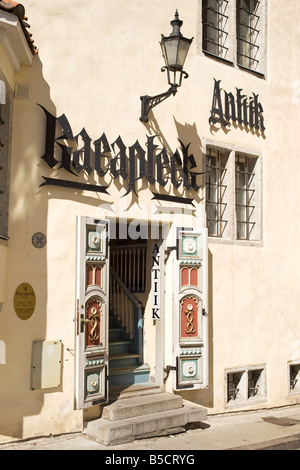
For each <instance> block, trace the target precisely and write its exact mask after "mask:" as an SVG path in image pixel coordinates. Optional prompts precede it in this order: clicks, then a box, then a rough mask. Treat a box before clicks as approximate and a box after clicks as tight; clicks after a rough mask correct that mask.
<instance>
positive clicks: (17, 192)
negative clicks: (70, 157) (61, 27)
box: [0, 56, 59, 441]
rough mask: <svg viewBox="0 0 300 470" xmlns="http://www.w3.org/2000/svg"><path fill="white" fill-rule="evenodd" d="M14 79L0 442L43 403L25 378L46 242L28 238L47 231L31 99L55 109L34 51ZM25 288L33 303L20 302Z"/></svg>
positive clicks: (39, 124) (40, 311)
mask: <svg viewBox="0 0 300 470" xmlns="http://www.w3.org/2000/svg"><path fill="white" fill-rule="evenodd" d="M18 81H19V82H22V83H28V84H29V87H30V88H29V89H30V96H29V99H15V101H14V110H13V111H14V112H13V126H12V135H11V144H12V145H11V149H12V151H11V162H10V191H9V225H8V236H9V241H8V253H7V276H6V293H5V300H4V303H3V308H2V310H1V313H0V340H1V345H2V349H3V348H4V349H5V363H4V364H3V363H2V364H0V384H1V386H0V397H1V400H0V417H1V418H0V441H1V435H2V436H9V437H12V438H25V437H26V426H25V422H26V417H27V416H34V415H36V416H38V415H39V413H40V412H41V410H42V408H43V406H44V394H43V391H41V390H39V391H33V390H32V383H31V376H32V362H31V357H32V345H33V342H35V341H43V340H45V337H46V325H47V300H48V293H47V283H48V279H47V244H46V245H45V246H44V247H41V245H40V241H41V239H40V238H38V237H36V238H35V239H33V236H34V235H35V234H37V233H41V234H44V235H46V236H47V213H48V198H47V194H46V193H45V192H44V193H41V192H40V191H39V184H40V174H39V168H38V163H39V159H40V156H41V151H43V149H41V148H40V143H41V142H43V136H44V134H45V129H44V127H43V126H44V120H43V119H42V114H41V112H40V109H39V108H38V107H37V106H36V103H37V102H39V101H41V102H43V103H45V104H47V106H48V108H49V109H51V110H52V111H53V112H55V108H54V105H53V103H52V101H51V97H50V89H49V86H48V84H47V83H46V81H45V79H44V77H43V66H42V63H41V61H40V58H39V57H38V56H36V57H34V60H33V65H32V66H31V67H24V68H23V69H22V70H21V72H20V74H19V75H18V76H17V82H18ZM34 240H35V241H34ZM20 286H21V287H20ZM23 288H24V290H23V294H24V295H23V297H22V298H21V297H19V295H20V290H21V289H23ZM31 288H32V290H33V293H34V294H33V295H32V297H31V298H35V306H34V303H33V304H31V305H29V304H28V303H27V305H26V300H27V298H28V297H26V295H27V294H28V293H29V291H30V290H31ZM17 301H18V302H17ZM16 302H17V303H16ZM22 302H23V305H22ZM24 302H25V303H24ZM26 307H29V309H28V310H27V312H26V311H25V308H26ZM57 334H59V332H57ZM49 391H50V392H51V390H47V392H48V393H49ZM53 391H57V389H56V390H53Z"/></svg>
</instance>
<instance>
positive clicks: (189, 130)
mask: <svg viewBox="0 0 300 470" xmlns="http://www.w3.org/2000/svg"><path fill="white" fill-rule="evenodd" d="M174 122H175V126H176V129H177V134H178V140H179V141H181V142H183V143H184V145H186V146H187V145H189V149H190V150H191V151H190V154H192V155H193V156H194V158H195V163H196V168H195V170H194V171H195V172H199V173H204V174H203V176H201V175H198V176H197V183H198V184H199V186H202V187H203V185H205V169H204V168H203V158H202V155H203V149H202V142H201V139H200V137H199V134H198V132H197V127H196V124H195V123H194V124H193V125H191V124H187V123H185V124H181V123H179V122H178V121H176V119H175V118H174ZM144 124H145V127H146V128H147V130H148V131H149V132H150V133H151V134H154V135H157V136H159V139H160V140H161V144H162V145H163V146H164V147H165V148H166V149H167V150H168V152H169V153H170V154H171V152H172V150H171V148H170V146H169V145H168V142H167V141H166V140H165V139H164V137H163V133H162V131H161V129H160V127H159V124H158V122H157V120H156V119H155V117H154V115H153V113H152V111H151V112H150V113H149V121H148V122H147V123H144ZM200 191H201V190H200ZM200 191H199V192H198V193H196V194H194V193H193V195H195V201H196V202H197V203H198V204H199V203H200V202H201V201H202V200H203V198H202V196H201V194H200ZM208 276H209V280H208V283H209V285H208V288H209V291H208V298H209V345H208V347H209V365H208V367H209V386H208V388H206V389H203V390H201V389H198V390H194V391H193V390H189V391H182V392H176V393H178V394H180V395H181V396H182V397H183V399H186V400H187V401H190V402H194V403H197V404H200V405H202V406H205V407H208V408H212V407H213V406H214V396H213V389H214V387H213V256H212V253H211V252H210V251H209V252H208Z"/></svg>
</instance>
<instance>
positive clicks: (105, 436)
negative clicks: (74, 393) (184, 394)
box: [84, 405, 207, 445]
mask: <svg viewBox="0 0 300 470" xmlns="http://www.w3.org/2000/svg"><path fill="white" fill-rule="evenodd" d="M206 419H207V411H206V409H205V408H203V407H201V406H198V405H196V406H190V405H184V406H183V407H182V408H178V409H175V410H168V411H161V412H158V413H152V414H148V415H146V416H137V417H135V418H127V419H122V420H119V421H109V420H107V419H105V418H100V419H96V420H94V421H89V422H87V423H85V426H86V427H85V429H84V434H86V435H87V436H89V437H91V438H93V439H95V440H96V441H98V442H100V443H102V444H104V445H115V444H122V443H125V442H132V441H134V440H136V439H145V438H149V437H156V436H166V435H169V434H174V433H178V432H184V431H185V427H186V426H187V425H188V424H189V423H199V427H201V422H203V421H205V420H206Z"/></svg>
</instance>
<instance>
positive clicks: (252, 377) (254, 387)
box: [248, 369, 262, 398]
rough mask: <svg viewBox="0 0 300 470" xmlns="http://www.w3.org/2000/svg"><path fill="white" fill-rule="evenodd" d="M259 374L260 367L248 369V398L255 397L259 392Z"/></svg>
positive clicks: (260, 372)
mask: <svg viewBox="0 0 300 470" xmlns="http://www.w3.org/2000/svg"><path fill="white" fill-rule="evenodd" d="M261 374H262V370H261V369H255V370H249V371H248V398H251V397H255V396H256V395H257V394H258V393H259V385H260V384H259V382H260V378H261Z"/></svg>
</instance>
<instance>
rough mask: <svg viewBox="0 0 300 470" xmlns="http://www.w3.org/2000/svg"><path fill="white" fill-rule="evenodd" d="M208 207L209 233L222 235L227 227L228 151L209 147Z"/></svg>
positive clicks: (207, 164) (207, 173)
mask: <svg viewBox="0 0 300 470" xmlns="http://www.w3.org/2000/svg"><path fill="white" fill-rule="evenodd" d="M206 159H207V160H206V207H207V222H208V234H209V235H210V236H215V237H221V236H222V235H223V233H224V229H225V227H226V220H225V210H226V206H227V204H226V202H225V195H226V190H227V186H226V184H225V175H226V171H227V170H226V166H227V159H228V153H225V152H221V151H220V150H214V149H212V148H209V149H208V153H207V155H206Z"/></svg>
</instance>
